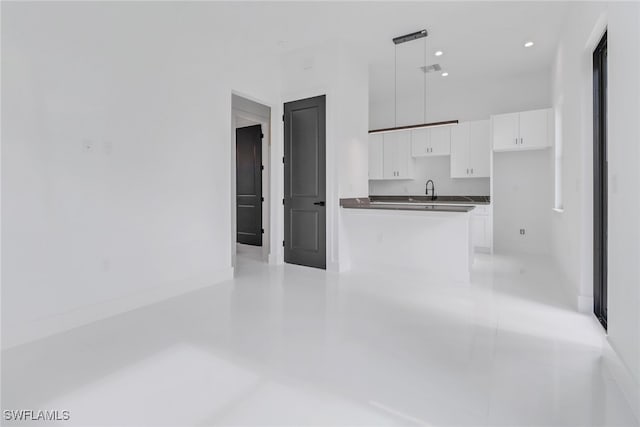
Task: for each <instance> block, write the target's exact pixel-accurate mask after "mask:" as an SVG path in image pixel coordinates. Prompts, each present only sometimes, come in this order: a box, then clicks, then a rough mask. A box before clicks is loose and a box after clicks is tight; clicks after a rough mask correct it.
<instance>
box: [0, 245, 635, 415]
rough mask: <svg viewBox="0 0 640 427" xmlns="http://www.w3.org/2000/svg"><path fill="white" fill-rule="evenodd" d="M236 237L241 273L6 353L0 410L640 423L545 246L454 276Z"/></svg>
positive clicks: (485, 260) (487, 260)
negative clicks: (256, 249)
mask: <svg viewBox="0 0 640 427" xmlns="http://www.w3.org/2000/svg"><path fill="white" fill-rule="evenodd" d="M241 252H243V253H241V254H240V255H239V256H238V266H237V278H236V279H235V280H233V281H230V282H226V283H221V284H217V285H214V286H211V287H208V288H205V289H202V290H199V291H196V292H192V293H189V294H186V295H183V296H180V297H176V298H173V299H170V300H167V301H164V302H162V303H159V304H155V305H153V306H149V307H146V308H142V309H139V310H135V311H132V312H129V313H126V314H123V315H120V316H116V317H113V318H110V319H106V320H103V321H100V322H97V323H94V324H91V325H87V326H84V327H81V328H78V329H75V330H72V331H70V332H67V333H64V334H60V335H57V336H53V337H50V338H47V339H44V340H40V341H37V342H34V343H31V344H27V345H23V346H20V347H16V348H14V349H10V350H8V351H5V352H3V355H2V356H3V358H2V373H3V375H2V399H3V405H2V406H3V409H17V408H22V409H59V410H63V409H66V410H69V411H70V413H71V420H70V421H69V422H67V423H64V424H65V425H80V426H88V425H119V426H122V425H176V426H177V425H180V426H187V425H296V426H298V425H350V426H353V425H431V426H443V425H445V426H446V425H464V426H482V425H491V426H516V425H523V426H524V425H526V426H591V425H607V426H631V425H635V424H634V423H635V420H634V418H633V415H632V413H631V411H630V409H629V407H628V406H627V404H626V403H625V401H624V398H623V396H622V394H621V392H620V390H619V389H618V388H617V386H616V385H615V383H614V382H613V380H612V379H611V378H610V377H609V375H608V374H607V372H606V371H605V370H604V369H603V366H602V362H601V343H602V333H601V331H600V329H599V325H598V324H597V323H596V322H595V321H594V320H593V319H592V317H590V316H587V315H582V314H578V313H576V312H575V311H574V310H572V309H571V308H570V304H569V303H568V301H569V299H568V298H567V297H566V296H565V295H564V294H563V291H562V289H563V288H562V285H561V284H560V283H559V280H558V277H557V276H556V275H555V273H554V270H553V268H550V266H549V265H548V264H547V263H546V262H545V261H544V260H540V259H526V260H523V259H516V258H509V257H503V256H490V255H479V256H478V257H477V259H476V263H475V265H474V271H473V280H472V284H471V285H457V284H452V283H444V282H442V283H430V282H429V281H428V280H426V279H425V278H424V277H412V276H409V275H403V274H388V275H387V276H384V275H375V276H374V275H368V274H363V273H355V272H352V273H347V274H340V275H338V274H334V273H327V272H324V271H320V270H315V269H308V268H303V267H298V266H292V265H287V266H284V267H269V266H267V265H265V264H263V263H261V262H259V261H258V260H257V257H256V256H255V254H254V253H252V252H250V251H247V250H246V249H244V248H243V249H242V250H241ZM33 424H34V425H43V424H42V423H33ZM61 424H63V423H61ZM19 425H28V423H21V424H19Z"/></svg>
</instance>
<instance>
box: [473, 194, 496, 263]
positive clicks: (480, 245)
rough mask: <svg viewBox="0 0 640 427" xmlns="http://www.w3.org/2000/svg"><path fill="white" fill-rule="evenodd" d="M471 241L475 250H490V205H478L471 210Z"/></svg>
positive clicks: (491, 234)
mask: <svg viewBox="0 0 640 427" xmlns="http://www.w3.org/2000/svg"><path fill="white" fill-rule="evenodd" d="M471 241H472V245H473V248H474V249H475V250H476V251H481V252H490V251H491V248H492V246H493V215H492V209H491V206H490V205H479V206H476V208H475V209H474V210H473V211H471Z"/></svg>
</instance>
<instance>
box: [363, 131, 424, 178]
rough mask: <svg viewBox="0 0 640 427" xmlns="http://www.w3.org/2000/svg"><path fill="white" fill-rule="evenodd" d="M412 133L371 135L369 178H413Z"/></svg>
mask: <svg viewBox="0 0 640 427" xmlns="http://www.w3.org/2000/svg"><path fill="white" fill-rule="evenodd" d="M412 175H413V158H412V157H411V133H410V132H408V131H406V132H391V133H386V134H374V135H369V179H411V178H412Z"/></svg>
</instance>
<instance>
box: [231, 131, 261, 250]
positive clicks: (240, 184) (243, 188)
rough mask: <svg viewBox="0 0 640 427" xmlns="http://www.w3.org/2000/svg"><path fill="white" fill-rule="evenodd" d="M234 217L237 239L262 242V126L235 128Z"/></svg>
mask: <svg viewBox="0 0 640 427" xmlns="http://www.w3.org/2000/svg"><path fill="white" fill-rule="evenodd" d="M236 218H237V221H236V222H237V227H236V229H237V240H238V243H245V244H247V245H255V246H262V130H261V128H260V125H255V126H249V127H244V128H239V129H236Z"/></svg>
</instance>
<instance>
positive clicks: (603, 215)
mask: <svg viewBox="0 0 640 427" xmlns="http://www.w3.org/2000/svg"><path fill="white" fill-rule="evenodd" d="M606 50H607V32H606V31H605V32H604V34H603V35H602V36H601V38H600V39H599V41H598V44H597V46H596V47H595V49H594V50H593V72H592V80H593V92H592V93H593V234H592V237H593V312H594V314H595V316H596V318H597V319H598V321H599V322H600V324H601V325H602V327H603V328H604V329H605V330H606V329H607V293H608V292H607V270H608V269H607V258H608V248H607V245H608V239H607V229H608V225H607V223H608V188H607V182H608V180H607V143H608V141H607V91H606V85H607V81H606V79H607V78H608V75H607V74H608V73H607V71H606V69H604V73H603V65H604V66H606V65H607V64H606V63H605V64H603V63H602V56H601V55H602V52H603V51H604V52H606ZM603 84H604V88H605V89H604V93H602V88H603ZM602 113H604V114H602ZM603 115H604V123H603V121H602V117H603ZM598 248H600V250H598Z"/></svg>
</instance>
